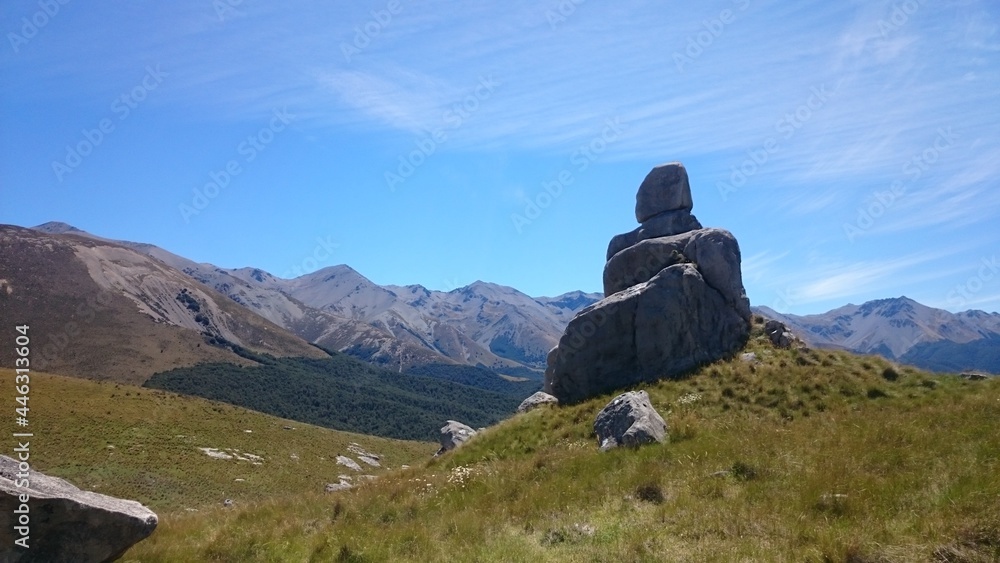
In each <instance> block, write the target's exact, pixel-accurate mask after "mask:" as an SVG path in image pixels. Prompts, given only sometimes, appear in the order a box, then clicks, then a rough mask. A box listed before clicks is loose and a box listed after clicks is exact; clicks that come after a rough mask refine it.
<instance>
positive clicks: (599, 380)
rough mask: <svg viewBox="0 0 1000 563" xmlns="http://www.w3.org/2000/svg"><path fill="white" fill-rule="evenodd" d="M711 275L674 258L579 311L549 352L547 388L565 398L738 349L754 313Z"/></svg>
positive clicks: (671, 373) (676, 371)
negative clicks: (739, 304)
mask: <svg viewBox="0 0 1000 563" xmlns="http://www.w3.org/2000/svg"><path fill="white" fill-rule="evenodd" d="M727 300H728V298H727V297H725V296H723V294H722V293H720V292H719V291H717V290H716V289H714V288H712V287H711V286H710V285H709V284H707V283H706V281H705V278H704V277H703V276H702V274H701V272H699V271H698V268H697V267H696V266H695V265H694V264H689V263H683V264H674V265H672V266H669V267H667V268H664V269H663V270H662V271H660V272H659V273H657V274H656V275H655V276H653V277H652V278H651V279H650V280H649V281H646V282H643V283H639V284H637V285H634V286H632V287H629V288H627V289H625V290H622V291H619V292H617V293H614V294H612V295H610V296H608V297H605V298H604V299H602V300H601V301H598V302H597V303H594V304H593V305H590V306H589V307H587V308H585V309H583V310H581V311H580V312H579V313H577V315H576V317H574V318H573V320H571V321H570V322H569V325H568V326H567V327H566V331H565V332H564V333H563V335H562V337H561V338H560V339H559V344H558V345H557V346H556V347H555V348H553V349H552V350H551V351H550V352H549V356H548V366H547V369H546V371H545V391H546V392H547V393H550V394H552V395H554V396H555V397H557V398H558V399H559V401H560V402H563V403H574V402H578V401H581V400H584V399H586V398H588V397H592V396H594V395H598V394H600V393H606V392H609V391H613V390H614V389H619V388H621V387H626V386H629V385H635V384H637V383H640V382H644V381H656V380H658V379H661V378H669V377H676V376H679V375H681V374H683V373H685V372H687V371H690V370H691V369H693V368H695V367H697V366H699V365H701V364H705V363H709V362H712V361H715V360H717V359H719V358H721V357H724V356H726V355H729V354H732V353H734V352H736V351H737V350H739V349H740V348H741V347H742V346H743V345H744V344H745V343H746V338H747V335H748V333H749V318H748V317H749V315H746V316H744V315H743V314H742V313H741V312H740V311H739V310H737V309H736V308H734V307H732V306H730V305H729V304H728V303H727Z"/></svg>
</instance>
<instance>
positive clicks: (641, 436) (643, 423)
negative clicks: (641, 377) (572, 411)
mask: <svg viewBox="0 0 1000 563" xmlns="http://www.w3.org/2000/svg"><path fill="white" fill-rule="evenodd" d="M594 433H595V434H597V442H598V444H599V445H600V449H601V451H602V452H604V451H608V450H610V449H613V448H617V447H619V446H626V447H632V448H637V447H639V446H641V445H643V444H652V443H657V442H663V441H664V440H666V439H667V423H666V422H665V421H664V420H663V417H662V416H660V413H658V412H656V409H654V408H653V405H652V404H651V403H650V402H649V394H648V393H646V392H645V391H629V392H628V393H622V394H621V395H618V396H617V397H615V398H614V399H612V401H611V402H610V403H608V404H607V405H606V406H605V407H604V408H603V409H601V412H599V413H597V418H596V419H595V420H594Z"/></svg>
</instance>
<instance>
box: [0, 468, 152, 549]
mask: <svg viewBox="0 0 1000 563" xmlns="http://www.w3.org/2000/svg"><path fill="white" fill-rule="evenodd" d="M18 471H19V470H18V462H17V461H16V460H14V459H12V458H9V457H7V456H2V455H0V561H4V562H11V563H14V562H18V563H27V562H29V561H46V562H62V561H65V562H70V561H72V562H74V563H82V562H90V561H95V562H96V561H114V560H115V559H117V558H119V557H121V556H122V554H124V553H125V551H126V550H128V548H130V547H132V546H133V545H134V544H135V543H136V542H139V541H141V540H142V539H144V538H146V537H147V536H149V534H151V533H153V530H154V529H155V528H156V524H157V517H156V514H154V513H153V512H152V511H151V510H149V509H148V508H146V507H145V506H143V505H142V504H140V503H138V502H136V501H133V500H122V499H119V498H115V497H111V496H108V495H102V494H98V493H93V492H89V491H81V490H80V489H78V488H77V487H75V486H73V485H72V484H70V483H69V482H67V481H64V480H62V479H59V478H56V477H50V476H48V475H45V474H43V473H39V472H37V471H31V472H30V474H29V479H28V482H29V487H28V488H27V489H25V488H23V487H18V486H17V484H18V483H17V482H18V480H19V479H21V478H20V477H18V475H17V474H18ZM25 492H26V493H27V494H28V496H29V497H30V498H29V500H28V502H27V510H28V520H29V523H28V527H29V530H30V535H29V540H28V542H29V543H28V545H29V548H28V549H22V548H20V547H18V546H16V545H15V544H14V541H15V540H16V539H17V538H18V537H21V536H20V535H19V534H17V533H16V531H15V528H14V526H16V525H18V523H15V520H14V518H15V517H17V518H20V516H19V515H17V513H15V510H22V511H23V508H22V507H21V504H22V502H21V499H20V495H21V494H22V493H25Z"/></svg>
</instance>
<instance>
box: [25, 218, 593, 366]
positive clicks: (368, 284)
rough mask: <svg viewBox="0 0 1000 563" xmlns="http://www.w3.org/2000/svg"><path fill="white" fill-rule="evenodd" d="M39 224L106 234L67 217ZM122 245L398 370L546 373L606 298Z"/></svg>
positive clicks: (330, 344) (295, 328)
mask: <svg viewBox="0 0 1000 563" xmlns="http://www.w3.org/2000/svg"><path fill="white" fill-rule="evenodd" d="M35 230H39V231H43V232H46V233H51V234H64V233H65V234H73V235H77V236H82V237H90V238H92V239H95V240H105V241H106V240H108V239H102V238H101V237H97V236H95V235H91V234H89V233H85V232H84V231H81V230H79V229H76V228H75V227H72V226H70V225H67V224H65V223H56V222H53V223H46V224H44V225H40V226H38V227H35ZM109 242H110V241H109ZM114 243H115V244H118V245H121V246H125V247H128V248H131V249H133V250H135V251H137V252H140V253H143V254H145V255H147V256H149V257H152V258H155V259H156V260H158V261H160V262H163V263H165V264H166V265H168V266H171V267H173V268H176V269H177V270H180V271H181V272H183V273H184V274H187V275H188V276H190V277H192V278H194V279H195V280H197V281H198V282H200V283H202V284H204V285H206V286H209V287H211V288H213V289H214V290H216V291H218V292H219V293H222V294H223V295H226V296H227V297H229V298H230V299H231V300H232V301H235V302H236V303H238V304H240V305H242V306H243V307H245V308H247V309H249V310H251V311H253V312H254V313H257V314H258V315H260V316H262V317H264V318H265V319H267V320H268V321H270V322H272V323H275V324H277V325H279V326H281V327H283V328H285V329H287V330H289V331H290V332H292V333H294V334H296V335H298V336H299V337H301V338H303V339H305V340H307V341H309V342H312V343H315V344H317V345H319V346H322V347H324V348H327V349H331V350H337V351H343V352H346V353H349V354H351V355H354V356H356V357H359V358H361V359H364V360H367V361H370V362H373V363H376V364H379V365H382V366H385V367H389V368H391V369H395V370H397V371H405V370H406V369H408V368H410V367H413V366H418V365H427V364H435V363H452V364H465V365H472V366H477V365H480V366H484V367H487V368H489V369H493V370H496V371H498V372H501V373H507V374H510V375H515V376H526V377H532V378H540V377H541V370H542V369H543V368H544V365H545V356H546V354H547V353H548V351H549V350H550V349H551V348H552V347H553V346H554V345H555V343H556V341H557V339H558V337H559V334H560V333H561V332H562V330H563V328H564V327H565V325H566V323H567V322H569V319H570V318H572V316H573V315H574V314H575V313H576V312H577V311H579V310H580V309H582V308H583V307H585V306H587V305H589V304H591V303H593V302H595V301H597V300H598V299H599V298H600V295H599V294H588V293H584V292H580V291H574V292H570V293H567V294H564V295H559V296H556V297H539V298H533V297H530V296H528V295H526V294H524V293H521V292H520V291H517V290H516V289H513V288H510V287H506V286H501V285H497V284H492V283H487V282H481V281H477V282H474V283H472V284H470V285H468V286H466V287H462V288H458V289H454V290H452V291H447V292H446V291H435V290H429V289H427V288H424V287H422V286H419V285H408V286H395V285H391V286H379V285H378V284H375V283H374V282H372V281H371V280H368V279H367V278H365V277H364V276H363V275H361V274H360V273H358V272H357V271H355V270H353V269H352V268H350V267H349V266H346V265H338V266H330V267H327V268H323V269H321V270H317V271H315V272H312V273H309V274H306V275H303V276H300V277H298V278H295V279H292V280H285V279H282V278H278V277H276V276H274V275H272V274H270V273H268V272H266V271H264V270H261V269H259V268H252V267H247V268H236V269H224V268H220V267H217V266H214V265H212V264H203V263H197V262H194V261H192V260H189V259H187V258H184V257H182V256H178V255H176V254H173V253H171V252H168V251H166V250H164V249H162V248H159V247H157V246H154V245H150V244H145V243H135V242H127V241H114Z"/></svg>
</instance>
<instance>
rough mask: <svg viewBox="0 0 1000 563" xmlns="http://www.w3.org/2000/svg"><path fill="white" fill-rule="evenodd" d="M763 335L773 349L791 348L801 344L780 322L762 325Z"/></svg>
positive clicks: (772, 321) (768, 322)
mask: <svg viewBox="0 0 1000 563" xmlns="http://www.w3.org/2000/svg"><path fill="white" fill-rule="evenodd" d="M764 334H766V335H767V338H768V340H770V341H771V344H772V345H773V346H774V347H775V348H791V347H792V345H794V344H798V343H800V342H801V340H799V338H798V337H797V336H795V335H794V334H792V332H791V331H790V330H788V327H786V326H785V323H783V322H781V321H775V320H769V321H767V322H766V323H765V324H764Z"/></svg>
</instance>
